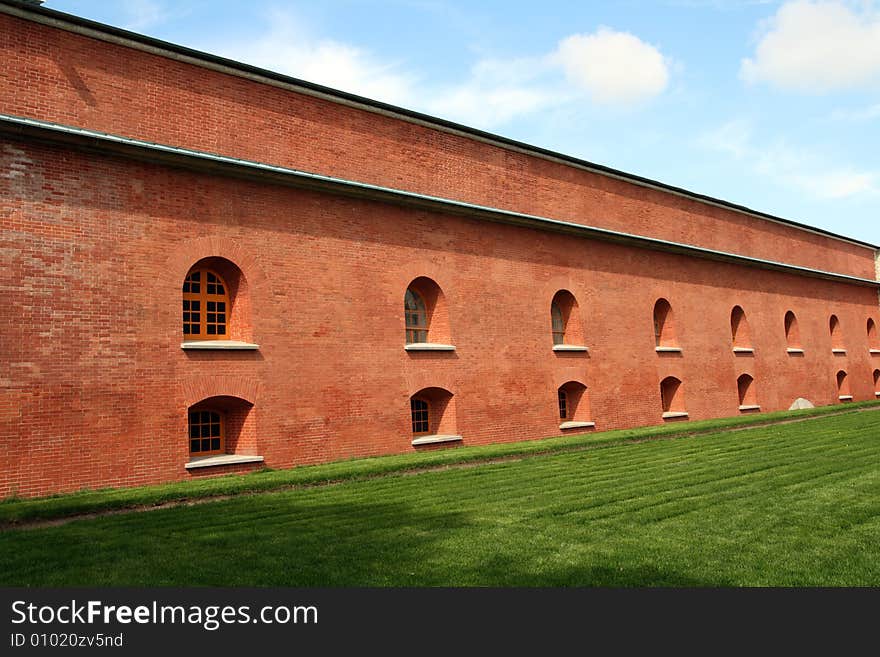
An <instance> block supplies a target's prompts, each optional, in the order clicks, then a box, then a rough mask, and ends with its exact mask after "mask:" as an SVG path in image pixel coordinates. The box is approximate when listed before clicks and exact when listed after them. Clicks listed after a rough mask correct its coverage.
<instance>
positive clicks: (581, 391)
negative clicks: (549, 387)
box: [556, 381, 595, 429]
mask: <svg viewBox="0 0 880 657" xmlns="http://www.w3.org/2000/svg"><path fill="white" fill-rule="evenodd" d="M556 398H557V400H558V401H559V419H560V421H561V422H562V424H561V425H560V427H559V428H560V429H583V428H591V427H593V426H595V424H594V423H593V422H592V421H591V419H590V395H589V391H588V390H587V386H585V385H584V384H583V383H581V382H580V381H568V382H566V383H564V384H562V385H561V386H559V388H558V389H557V391H556Z"/></svg>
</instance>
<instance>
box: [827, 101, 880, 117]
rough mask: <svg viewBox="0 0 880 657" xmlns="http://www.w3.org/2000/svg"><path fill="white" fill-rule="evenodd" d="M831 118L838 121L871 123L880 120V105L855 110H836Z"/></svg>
mask: <svg viewBox="0 0 880 657" xmlns="http://www.w3.org/2000/svg"><path fill="white" fill-rule="evenodd" d="M831 118H832V119H834V120H836V121H871V120H873V119H880V103H877V104H876V105H871V106H870V107H863V108H861V109H855V110H853V109H849V110H843V109H839V110H835V111H834V112H832V113H831Z"/></svg>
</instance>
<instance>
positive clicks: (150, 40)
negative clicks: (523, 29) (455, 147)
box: [0, 0, 880, 251]
mask: <svg viewBox="0 0 880 657" xmlns="http://www.w3.org/2000/svg"><path fill="white" fill-rule="evenodd" d="M0 13H6V14H10V15H13V16H18V17H19V18H24V19H27V20H33V21H36V22H40V23H43V24H46V25H49V26H52V27H56V28H59V29H65V30H67V31H73V32H77V33H80V34H83V35H84V36H89V37H92V38H97V39H102V40H105V41H110V42H113V43H117V44H119V45H123V46H127V47H134V48H137V49H141V50H145V51H148V52H152V53H153V54H157V55H160V56H165V57H171V58H173V59H180V60H184V61H188V63H191V64H195V65H198V66H203V67H207V68H211V69H214V70H219V71H221V72H225V73H228V74H231V75H237V76H239V77H246V78H248V79H250V80H252V81H255V82H262V83H268V84H272V85H275V86H283V87H286V88H292V89H291V90H292V91H295V92H299V93H305V94H308V95H313V96H318V97H321V98H324V99H326V100H330V101H332V102H337V103H342V104H346V105H349V106H354V107H357V108H359V109H362V110H366V111H370V112H376V113H380V114H384V115H387V116H391V117H394V118H397V119H401V120H404V121H408V122H411V123H417V124H419V125H423V126H426V127H429V128H434V129H437V130H442V131H444V132H451V133H453V134H458V135H461V136H464V137H468V138H471V139H476V140H478V141H483V142H486V143H489V144H492V145H495V146H497V147H500V148H505V149H507V150H515V151H518V152H522V153H525V154H528V155H532V156H536V157H540V158H543V159H549V160H552V161H556V162H559V163H562V164H566V165H569V166H575V167H577V168H580V169H585V170H587V171H590V172H592V173H597V174H600V175H604V176H608V177H611V178H615V179H618V180H622V181H624V182H628V183H631V184H634V185H638V186H640V187H647V188H650V189H655V190H658V191H662V192H667V193H672V194H675V195H677V196H681V197H684V198H687V199H690V200H693V201H697V202H700V203H705V204H707V205H712V206H715V207H720V208H722V209H726V210H732V211H734V212H738V213H741V214H745V215H748V216H752V217H755V218H757V219H762V220H765V221H771V222H775V223H779V224H782V225H784V226H788V227H790V228H796V229H799V230H803V231H807V232H810V233H814V234H817V235H821V236H823V237H828V238H831V239H836V240H841V241H844V242H848V243H850V244H854V245H856V246H861V247H865V248H869V249H872V250H874V251H877V250H880V246H878V245H875V244H871V243H870V242H865V241H863V240H858V239H855V238H852V237H847V236H845V235H840V234H838V233H833V232H831V231H828V230H825V229H822V228H817V227H814V226H809V225H806V224H802V223H799V222H797V221H793V220H791V219H785V218H783V217H778V216H775V215H772V214H769V213H766V212H761V211H760V210H754V209H752V208H749V207H747V206H744V205H740V204H737V203H732V202H730V201H725V200H723V199H719V198H715V197H712V196H708V195H706V194H700V193H698V192H693V191H690V190H687V189H685V188H683V187H676V186H675V185H670V184H667V183H664V182H661V181H657V180H652V179H650V178H646V177H644V176H639V175H636V174H632V173H627V172H625V171H621V170H619V169H614V168H612V167H608V166H605V165H602V164H596V163H594V162H590V161H588V160H584V159H581V158H576V157H574V156H571V155H566V154H564V153H559V152H556V151H551V150H549V149H546V148H542V147H540V146H534V145H532V144H528V143H526V142H521V141H517V140H515V139H510V138H508V137H504V136H501V135H497V134H494V133H491V132H487V131H485V130H480V129H478V128H472V127H469V126H466V125H463V124H460V123H456V122H454V121H449V120H447V119H442V118H439V117H434V116H431V115H428V114H423V113H421V112H417V111H415V110H410V109H406V108H403V107H398V106H396V105H391V104H389V103H384V102H382V101H378V100H373V99H370V98H366V97H364V96H358V95H357V94H352V93H349V92H346V91H341V90H338V89H333V88H330V87H325V86H323V85H320V84H316V83H314V82H308V81H306V80H300V79H298V78H294V77H292V76H288V75H284V74H282V73H276V72H274V71H270V70H268V69H263V68H260V67H257V66H252V65H250V64H244V63H242V62H238V61H235V60H232V59H227V58H225V57H220V56H219V55H212V54H210V53H207V52H204V51H200V50H195V49H193V48H188V47H186V46H181V45H178V44H174V43H171V42H168V41H163V40H161V39H156V38H154V37H149V36H146V35H144V34H139V33H137V32H131V31H129V30H125V29H122V28H118V27H114V26H112V25H107V24H105V23H100V22H97V21H93V20H90V19H87V18H82V17H80V16H76V15H75V14H68V13H65V12H61V11H58V10H55V9H49V8H47V7H43V6H41V5H39V4H36V3H35V2H30V1H28V0H0Z"/></svg>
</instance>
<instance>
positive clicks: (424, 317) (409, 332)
mask: <svg viewBox="0 0 880 657" xmlns="http://www.w3.org/2000/svg"><path fill="white" fill-rule="evenodd" d="M403 303H404V312H405V313H406V343H407V344H414V343H422V342H427V341H428V311H427V308H426V306H425V300H424V299H422V295H421V294H419V293H418V292H416V291H415V290H413V289H412V288H407V290H406V296H405V297H404V302H403Z"/></svg>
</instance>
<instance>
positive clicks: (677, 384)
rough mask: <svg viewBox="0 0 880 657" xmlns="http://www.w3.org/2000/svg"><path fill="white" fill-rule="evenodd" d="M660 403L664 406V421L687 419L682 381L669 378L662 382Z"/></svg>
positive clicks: (672, 377)
mask: <svg viewBox="0 0 880 657" xmlns="http://www.w3.org/2000/svg"><path fill="white" fill-rule="evenodd" d="M660 401H661V403H662V404H663V419H665V420H668V419H675V418H680V417H687V411H686V410H685V406H684V391H683V390H682V385H681V381H679V380H678V379H676V378H675V377H674V376H667V377H666V378H665V379H663V380H662V381H661V382H660Z"/></svg>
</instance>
